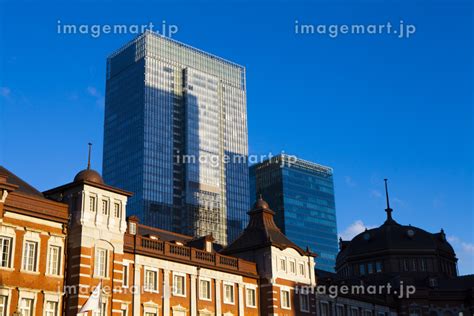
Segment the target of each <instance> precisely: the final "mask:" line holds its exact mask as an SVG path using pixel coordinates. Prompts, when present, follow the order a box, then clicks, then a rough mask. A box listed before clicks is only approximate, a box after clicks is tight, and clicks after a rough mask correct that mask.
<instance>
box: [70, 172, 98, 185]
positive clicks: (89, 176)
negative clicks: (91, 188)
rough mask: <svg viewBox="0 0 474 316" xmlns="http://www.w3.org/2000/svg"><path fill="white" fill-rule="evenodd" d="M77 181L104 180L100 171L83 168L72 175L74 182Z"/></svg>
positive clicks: (95, 181)
mask: <svg viewBox="0 0 474 316" xmlns="http://www.w3.org/2000/svg"><path fill="white" fill-rule="evenodd" d="M78 181H89V182H94V183H99V184H104V180H103V179H102V177H101V175H100V173H98V172H97V171H95V170H92V169H84V170H82V171H80V172H79V173H78V174H76V176H75V177H74V182H78Z"/></svg>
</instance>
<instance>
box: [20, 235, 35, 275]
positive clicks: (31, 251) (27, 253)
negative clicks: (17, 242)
mask: <svg viewBox="0 0 474 316" xmlns="http://www.w3.org/2000/svg"><path fill="white" fill-rule="evenodd" d="M37 250H38V243H37V242H34V241H25V248H24V249H23V266H22V268H23V270H25V271H36V257H37V255H38V254H37Z"/></svg>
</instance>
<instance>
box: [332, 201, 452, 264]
mask: <svg viewBox="0 0 474 316" xmlns="http://www.w3.org/2000/svg"><path fill="white" fill-rule="evenodd" d="M389 211H391V210H389ZM387 213H388V216H387V220H386V221H385V223H384V224H383V225H381V226H380V227H378V228H374V229H368V230H367V229H366V230H365V231H364V232H362V233H360V234H358V235H357V236H355V237H354V238H353V239H352V240H351V241H342V240H341V251H340V252H339V254H338V256H337V262H338V263H341V260H345V259H347V258H348V257H354V256H357V257H359V256H360V257H362V256H372V254H373V253H374V252H379V251H397V252H403V251H407V252H410V253H411V252H412V251H413V250H418V251H420V252H427V251H428V252H430V251H431V252H438V251H441V252H444V253H446V254H447V255H452V256H455V253H454V250H453V248H452V247H451V245H450V244H449V242H448V241H447V240H446V235H445V234H444V232H443V231H442V230H441V232H440V233H435V234H432V233H429V232H427V231H425V230H423V229H421V228H418V227H414V226H411V225H408V226H404V225H400V224H399V223H397V222H396V221H395V220H393V219H392V217H391V215H390V212H387Z"/></svg>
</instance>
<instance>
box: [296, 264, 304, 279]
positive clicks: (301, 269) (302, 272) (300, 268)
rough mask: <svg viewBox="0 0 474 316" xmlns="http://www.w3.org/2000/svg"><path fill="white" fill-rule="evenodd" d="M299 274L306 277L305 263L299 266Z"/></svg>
mask: <svg viewBox="0 0 474 316" xmlns="http://www.w3.org/2000/svg"><path fill="white" fill-rule="evenodd" d="M298 273H299V275H301V276H304V277H306V265H305V264H304V263H299V264H298Z"/></svg>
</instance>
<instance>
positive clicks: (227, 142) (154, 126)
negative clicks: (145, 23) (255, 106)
mask: <svg viewBox="0 0 474 316" xmlns="http://www.w3.org/2000/svg"><path fill="white" fill-rule="evenodd" d="M246 103H247V101H246V88H245V68H244V67H242V66H239V65H237V64H234V63H232V62H229V61H226V60H224V59H222V58H220V57H217V56H214V55H211V54H209V53H206V52H203V51H201V50H198V49H196V48H193V47H190V46H188V45H185V44H183V43H179V42H177V41H174V40H171V39H169V38H165V37H163V36H160V35H159V34H155V33H152V32H146V33H144V34H142V35H141V36H139V37H137V38H136V39H135V40H133V41H131V42H129V43H128V44H126V45H125V46H123V47H122V48H120V49H119V50H117V51H116V52H114V53H112V54H111V55H110V56H109V57H108V59H107V82H106V100H105V124H104V126H105V127H104V158H103V177H104V180H105V181H106V182H107V183H108V184H110V185H113V186H117V187H121V188H123V189H125V190H129V191H132V192H133V193H134V196H133V197H132V198H131V199H130V200H129V205H128V207H127V212H128V213H129V214H134V215H137V216H139V218H140V220H141V221H142V222H143V223H145V224H148V225H153V226H157V227H160V228H163V229H167V230H172V231H176V232H180V233H184V234H189V235H193V236H202V235H207V234H211V233H212V234H213V236H214V238H216V240H217V241H218V242H220V243H222V244H226V243H227V242H228V241H231V240H233V239H234V238H236V237H237V235H238V234H239V233H240V232H241V231H242V229H243V227H244V224H245V223H246V221H247V215H246V212H247V210H248V201H249V196H248V194H249V187H248V185H249V183H248V181H249V178H248V164H247V155H248V140H247V137H248V136H247V105H246Z"/></svg>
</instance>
